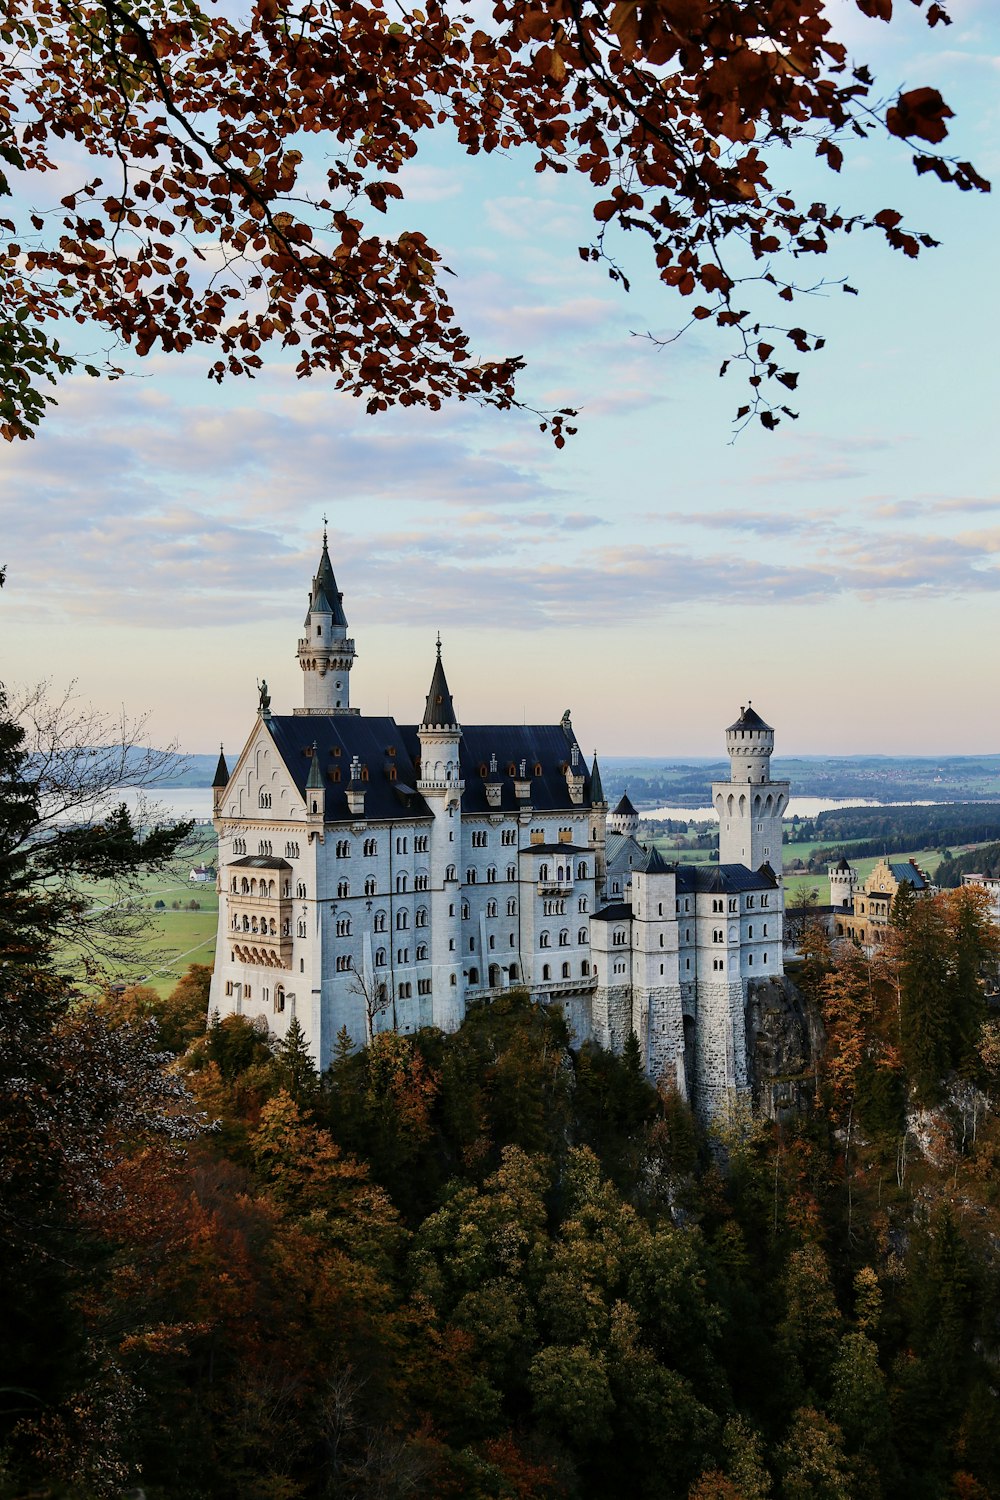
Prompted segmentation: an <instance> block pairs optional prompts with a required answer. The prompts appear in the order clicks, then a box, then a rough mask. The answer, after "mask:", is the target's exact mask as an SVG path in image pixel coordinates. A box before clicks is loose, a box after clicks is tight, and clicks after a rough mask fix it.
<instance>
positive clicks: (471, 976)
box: [469, 969, 479, 984]
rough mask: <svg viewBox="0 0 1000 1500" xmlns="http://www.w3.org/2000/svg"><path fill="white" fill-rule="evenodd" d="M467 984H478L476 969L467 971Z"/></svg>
mask: <svg viewBox="0 0 1000 1500" xmlns="http://www.w3.org/2000/svg"><path fill="white" fill-rule="evenodd" d="M469 983H470V984H478V983H479V970H478V969H470V970H469Z"/></svg>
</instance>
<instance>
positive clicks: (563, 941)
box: [559, 927, 569, 948]
mask: <svg viewBox="0 0 1000 1500" xmlns="http://www.w3.org/2000/svg"><path fill="white" fill-rule="evenodd" d="M559 946H560V948H568V947H569V933H568V932H567V931H566V929H565V927H564V928H563V930H562V932H560V934H559Z"/></svg>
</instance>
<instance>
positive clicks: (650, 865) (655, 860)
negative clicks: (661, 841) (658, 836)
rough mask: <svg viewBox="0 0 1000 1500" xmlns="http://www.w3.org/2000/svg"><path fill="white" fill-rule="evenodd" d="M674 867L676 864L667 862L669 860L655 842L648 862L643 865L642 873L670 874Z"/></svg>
mask: <svg viewBox="0 0 1000 1500" xmlns="http://www.w3.org/2000/svg"><path fill="white" fill-rule="evenodd" d="M674 868H675V866H674V865H668V864H667V861H666V860H665V859H664V858H663V855H662V854H661V853H660V851H659V849H657V847H656V845H655V844H654V845H653V847H652V848H651V849H650V851H649V857H648V858H647V860H646V863H645V864H644V865H643V866H642V867H641V870H640V873H641V874H644V875H669V874H670V873H671V872H672V871H673V869H674Z"/></svg>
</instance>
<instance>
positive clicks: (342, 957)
mask: <svg viewBox="0 0 1000 1500" xmlns="http://www.w3.org/2000/svg"><path fill="white" fill-rule="evenodd" d="M353 967H354V960H353V959H352V958H351V955H350V954H349V953H338V954H337V973H338V974H346V973H347V971H348V970H349V969H352V968H353Z"/></svg>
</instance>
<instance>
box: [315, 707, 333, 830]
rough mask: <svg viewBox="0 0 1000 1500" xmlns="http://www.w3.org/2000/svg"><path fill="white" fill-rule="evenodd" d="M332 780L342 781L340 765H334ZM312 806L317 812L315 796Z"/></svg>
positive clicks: (331, 774)
mask: <svg viewBox="0 0 1000 1500" xmlns="http://www.w3.org/2000/svg"><path fill="white" fill-rule="evenodd" d="M337 706H338V707H339V706H340V705H339V704H338V705H337ZM330 780H331V781H333V782H339V781H340V767H339V766H334V768H333V770H332V771H331V772H330ZM312 806H313V812H315V811H316V799H315V798H313V805H312Z"/></svg>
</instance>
